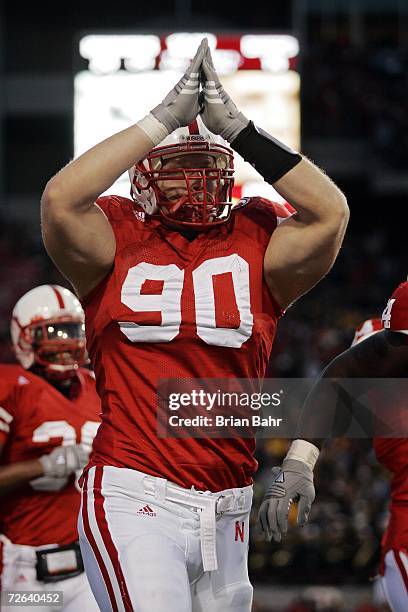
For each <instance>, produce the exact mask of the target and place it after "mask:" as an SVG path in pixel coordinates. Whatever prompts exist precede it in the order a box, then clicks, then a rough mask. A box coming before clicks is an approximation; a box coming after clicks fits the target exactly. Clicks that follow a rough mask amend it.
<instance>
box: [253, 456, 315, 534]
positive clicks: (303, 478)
mask: <svg viewBox="0 0 408 612" xmlns="http://www.w3.org/2000/svg"><path fill="white" fill-rule="evenodd" d="M272 472H273V474H274V479H273V481H272V484H271V486H270V487H269V489H268V490H267V491H266V493H265V497H264V498H263V501H262V504H261V507H260V509H259V514H258V521H259V523H260V526H261V529H262V531H264V532H265V534H266V537H267V539H268V540H271V539H272V538H273V539H274V540H275V541H276V542H280V541H281V537H282V535H285V534H286V532H287V530H288V514H289V508H290V504H291V503H292V502H299V505H298V516H297V524H298V525H299V526H300V527H302V526H303V525H305V523H306V522H307V519H308V515H309V512H310V508H311V506H312V503H313V501H314V498H315V489H314V486H313V472H312V470H311V469H310V467H309V466H308V465H306V463H303V461H297V460H296V459H285V461H284V462H283V464H282V467H281V468H278V467H275V468H272Z"/></svg>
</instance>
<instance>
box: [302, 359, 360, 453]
mask: <svg viewBox="0 0 408 612" xmlns="http://www.w3.org/2000/svg"><path fill="white" fill-rule="evenodd" d="M358 375H359V374H358V364H356V360H355V359H354V356H353V351H352V349H349V350H348V351H345V352H344V353H342V354H341V355H339V356H338V357H336V358H335V359H334V360H333V361H331V362H330V363H329V365H328V366H327V367H326V368H325V369H324V370H323V372H322V373H321V374H320V376H319V377H318V379H317V380H316V381H315V383H314V384H313V386H312V388H311V390H310V392H309V394H308V396H307V398H306V400H305V402H304V404H303V407H302V412H301V415H300V419H299V423H298V426H297V435H296V437H297V438H300V439H303V440H306V441H307V442H310V443H311V444H314V445H315V446H317V447H318V448H321V447H322V446H323V444H324V443H325V441H326V440H327V439H328V438H330V437H338V436H341V435H343V434H344V432H345V431H346V430H347V429H348V426H349V424H350V422H351V419H352V418H353V417H357V418H361V420H362V421H364V420H365V415H364V414H361V411H360V410H359V408H360V407H359V404H358V402H356V400H358V397H359V396H360V395H361V392H362V391H364V386H363V388H362V387H361V384H360V379H358V378H356V377H357V376H358ZM348 379H353V384H349V383H347V380H348Z"/></svg>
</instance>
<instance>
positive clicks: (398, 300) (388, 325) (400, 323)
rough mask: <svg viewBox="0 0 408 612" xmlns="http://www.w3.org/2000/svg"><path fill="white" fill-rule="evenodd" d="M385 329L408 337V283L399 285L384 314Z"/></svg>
mask: <svg viewBox="0 0 408 612" xmlns="http://www.w3.org/2000/svg"><path fill="white" fill-rule="evenodd" d="M382 322H383V326H384V329H389V330H391V331H396V332H400V333H401V334H407V335H408V282H407V281H405V282H404V283H401V284H400V285H398V287H397V288H396V289H395V291H394V293H393V294H392V296H391V297H390V299H389V300H388V302H387V305H386V307H385V308H384V312H383V313H382Z"/></svg>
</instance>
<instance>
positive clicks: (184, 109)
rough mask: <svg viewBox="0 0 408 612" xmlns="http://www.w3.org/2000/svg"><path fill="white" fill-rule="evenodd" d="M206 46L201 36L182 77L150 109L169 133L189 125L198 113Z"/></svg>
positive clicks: (205, 40)
mask: <svg viewBox="0 0 408 612" xmlns="http://www.w3.org/2000/svg"><path fill="white" fill-rule="evenodd" d="M207 48H208V40H207V39H206V38H203V40H202V41H201V44H200V46H199V47H198V49H197V53H196V54H195V56H194V57H193V59H192V60H191V63H190V65H189V67H188V68H187V70H186V72H185V73H184V75H183V77H182V78H181V79H180V81H179V82H178V83H177V85H175V87H174V88H173V89H172V90H171V91H170V92H169V93H168V94H167V96H166V97H165V98H164V100H163V102H161V103H160V104H159V105H158V106H156V107H155V108H154V109H153V110H152V111H150V112H151V114H152V115H153V116H154V117H156V119H157V120H158V121H160V123H162V124H163V125H164V126H165V128H166V129H167V131H168V133H169V134H171V132H173V131H174V130H176V129H177V128H179V127H182V126H185V125H189V124H190V123H191V122H192V121H194V119H195V118H196V117H197V115H198V113H199V110H200V106H199V101H198V92H199V89H200V71H201V62H202V61H203V57H204V53H205V51H206V50H207Z"/></svg>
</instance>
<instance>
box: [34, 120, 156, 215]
mask: <svg viewBox="0 0 408 612" xmlns="http://www.w3.org/2000/svg"><path fill="white" fill-rule="evenodd" d="M152 146H153V144H152V141H151V140H150V138H148V136H147V135H146V133H145V132H144V131H143V130H142V129H140V128H139V127H138V125H137V124H136V125H133V126H131V127H129V128H127V129H126V130H123V131H121V132H118V133H117V134H114V135H113V136H111V137H110V138H107V139H106V140H104V141H102V142H100V143H99V144H97V145H96V146H94V147H92V149H89V151H87V152H86V153H84V154H83V155H81V156H80V157H78V158H76V159H74V160H73V161H72V162H71V163H69V164H68V165H67V166H65V168H63V169H62V170H60V172H58V174H56V175H55V176H54V177H53V178H52V179H50V181H49V182H48V184H47V186H46V188H45V191H44V194H43V197H42V204H43V206H44V207H53V208H55V207H58V208H61V209H64V210H69V211H73V210H78V211H81V210H83V209H87V208H89V206H91V205H92V204H93V202H94V201H95V200H96V199H97V198H98V197H99V195H100V194H101V193H103V192H104V191H106V189H108V188H109V187H110V186H111V185H112V183H114V182H115V181H116V179H118V178H119V176H121V175H122V174H123V173H124V172H125V171H126V170H128V169H129V168H131V167H132V166H133V165H134V164H135V163H136V162H137V161H139V160H140V159H142V158H143V157H144V156H145V155H146V153H147V152H148V151H149V150H150V149H151V148H152Z"/></svg>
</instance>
